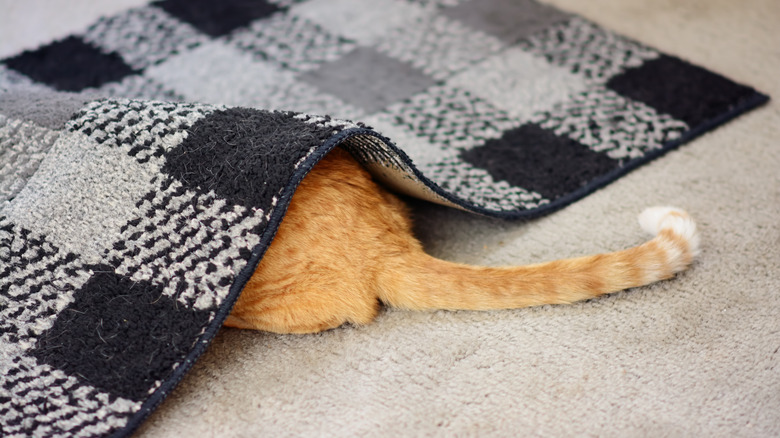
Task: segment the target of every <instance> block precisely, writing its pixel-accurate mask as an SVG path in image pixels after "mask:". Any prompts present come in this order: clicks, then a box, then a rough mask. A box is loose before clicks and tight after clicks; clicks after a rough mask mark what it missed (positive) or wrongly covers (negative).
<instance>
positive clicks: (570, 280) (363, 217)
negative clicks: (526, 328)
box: [225, 148, 698, 333]
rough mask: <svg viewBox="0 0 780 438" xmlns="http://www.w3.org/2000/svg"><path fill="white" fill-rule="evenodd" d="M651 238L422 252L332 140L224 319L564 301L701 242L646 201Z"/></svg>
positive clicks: (650, 278)
mask: <svg viewBox="0 0 780 438" xmlns="http://www.w3.org/2000/svg"><path fill="white" fill-rule="evenodd" d="M640 224H641V225H642V227H643V228H644V229H646V230H647V231H650V232H652V233H654V234H656V237H655V238H653V239H652V240H650V241H648V242H646V243H644V244H642V245H639V246H636V247H633V248H630V249H627V250H623V251H618V252H613V253H608V254H600V255H595V256H587V257H579V258H573V259H567V260H558V261H553V262H548V263H541V264H535V265H528V266H520V267H497V268H494V267H476V266H468V265H462V264H457V263H452V262H447V261H443V260H439V259H436V258H434V257H432V256H429V255H428V254H426V253H425V252H424V251H423V249H422V245H421V244H420V242H419V241H418V240H417V239H416V238H415V237H414V236H413V234H412V226H411V222H410V219H409V214H408V212H407V207H406V206H405V204H404V203H403V202H402V201H401V200H400V199H398V198H397V197H396V196H394V195H392V194H390V193H389V192H387V191H386V190H385V189H383V188H381V187H379V186H378V185H377V184H376V183H375V182H374V181H373V180H372V179H371V176H370V174H369V173H368V172H366V171H365V170H364V169H363V167H361V166H360V165H359V164H358V163H357V162H356V161H355V160H354V159H353V158H352V157H351V156H350V155H349V153H347V152H346V151H344V150H341V149H339V148H337V149H335V150H333V151H332V152H331V153H329V154H328V155H327V156H326V157H325V158H324V159H323V160H322V161H321V162H320V163H318V164H317V165H316V166H315V167H314V169H313V170H312V171H311V172H310V173H309V175H307V176H306V178H304V180H303V182H302V183H301V185H300V187H299V188H298V190H297V191H296V193H295V195H294V196H293V199H292V202H291V204H290V208H289V210H288V212H287V215H286V216H285V218H284V220H283V222H282V224H281V226H280V228H279V231H278V233H277V235H276V237H275V239H274V240H273V242H272V244H271V246H270V248H269V249H268V251H267V253H266V254H265V256H264V257H263V259H262V260H261V262H260V264H259V266H258V267H257V269H256V271H255V273H254V275H253V276H252V277H251V279H250V280H249V282H248V284H247V285H246V287H245V288H244V290H243V292H242V293H241V295H240V297H239V299H238V302H237V303H236V305H235V307H234V308H233V310H232V313H231V314H230V315H229V316H228V318H227V320H226V321H225V325H226V326H231V327H239V328H248V329H257V330H265V331H271V332H278V333H311V332H318V331H321V330H326V329H330V328H334V327H338V326H340V325H342V324H344V323H347V322H349V323H353V324H367V323H369V322H371V321H372V320H373V319H374V317H375V316H376V315H377V312H378V311H379V308H380V302H381V303H384V304H387V305H390V306H394V307H400V308H406V309H414V310H432V309H450V310H457V309H466V310H487V309H508V308H519V307H526V306H535V305H541V304H558V303H571V302H574V301H578V300H584V299H588V298H593V297H597V296H599V295H603V294H606V293H610V292H616V291H620V290H623V289H627V288H631V287H637V286H642V285H646V284H649V283H652V282H655V281H658V280H662V279H666V278H669V277H672V276H673V275H674V274H675V273H677V272H680V271H682V270H684V269H686V268H687V267H688V265H689V264H690V263H691V261H692V260H693V258H694V256H695V255H696V253H697V250H698V235H697V233H696V225H695V223H694V222H693V220H692V219H691V218H690V217H689V216H688V215H687V214H686V213H685V212H683V211H680V210H676V209H672V208H666V207H655V208H651V209H648V210H646V211H645V212H643V213H642V215H640Z"/></svg>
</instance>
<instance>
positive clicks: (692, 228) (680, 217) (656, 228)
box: [639, 207, 699, 256]
mask: <svg viewBox="0 0 780 438" xmlns="http://www.w3.org/2000/svg"><path fill="white" fill-rule="evenodd" d="M639 225H640V226H641V227H642V229H644V230H645V231H647V232H648V233H651V234H653V235H657V234H658V233H660V232H661V231H662V230H666V229H669V230H671V231H672V232H673V233H674V234H676V235H677V236H679V237H681V238H682V239H684V240H685V241H687V242H688V251H689V252H690V254H691V255H692V256H696V255H698V253H699V232H698V230H697V228H696V222H694V220H693V218H691V216H690V215H688V213H686V212H685V211H683V210H680V209H679V208H675V207H650V208H647V209H645V210H644V211H643V212H642V213H641V214H640V215H639Z"/></svg>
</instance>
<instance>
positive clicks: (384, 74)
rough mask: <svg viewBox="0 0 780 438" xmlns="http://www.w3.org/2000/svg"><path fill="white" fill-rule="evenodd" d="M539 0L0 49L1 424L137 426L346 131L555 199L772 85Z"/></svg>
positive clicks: (440, 196)
mask: <svg viewBox="0 0 780 438" xmlns="http://www.w3.org/2000/svg"><path fill="white" fill-rule="evenodd" d="M767 99H768V98H767V97H766V96H765V95H763V94H761V93H759V92H757V91H755V90H754V89H752V88H750V87H748V86H744V85H741V84H737V83H735V82H733V81H731V80H729V79H727V78H724V77H722V76H720V75H718V74H715V73H713V72H710V71H708V70H706V69H703V68H701V67H698V66H695V65H692V64H690V63H688V62H686V61H684V60H681V59H678V58H675V57H672V56H669V55H665V54H663V53H660V52H658V51H656V50H654V49H652V48H649V47H647V46H645V45H643V44H641V43H638V42H636V41H632V40H630V39H627V38H624V37H621V36H619V35H616V34H614V33H612V32H610V31H607V30H605V29H603V28H601V27H599V26H598V25H596V24H594V23H591V22H589V21H587V20H584V19H582V18H580V17H577V16H574V15H571V14H568V13H566V12H563V11H559V10H557V9H554V8H552V7H550V6H546V5H542V4H540V3H536V2H534V1H531V0H522V1H509V0H481V1H476V0H474V1H459V0H449V1H447V0H440V1H423V0H419V1H411V0H409V1H394V2H391V1H389V0H382V1H380V2H379V3H376V2H371V4H370V5H369V4H368V3H367V2H360V1H358V0H354V1H350V0H339V1H332V0H308V1H295V0H276V1H258V2H252V3H246V2H243V1H238V0H235V1H226V2H210V1H206V0H198V1H180V0H175V1H174V0H167V1H158V2H153V3H150V4H148V5H147V6H144V7H140V8H134V9H129V10H127V11H124V12H121V13H119V14H117V15H114V16H111V17H105V18H102V19H100V20H99V21H97V22H96V23H94V24H93V25H92V26H90V27H88V28H87V29H85V30H84V31H83V32H81V33H78V34H74V35H71V36H69V37H67V38H64V39H62V40H58V41H53V42H51V43H49V44H46V45H43V46H41V47H38V48H36V49H33V50H29V51H25V52H23V53H20V54H18V55H15V56H12V57H9V58H6V59H4V60H2V61H0V383H2V385H0V435H3V436H32V435H35V436H106V435H112V434H114V435H117V436H126V435H128V434H130V433H131V432H132V431H133V430H135V428H137V427H138V425H139V424H140V423H141V422H142V421H143V420H144V419H145V418H146V417H147V416H148V415H149V414H150V413H151V411H152V410H153V409H154V408H155V407H156V406H157V405H158V404H159V403H160V402H161V401H162V400H163V398H164V397H165V396H166V395H167V394H168V393H169V392H170V391H171V390H172V389H173V387H174V386H175V385H176V384H177V383H178V382H179V381H180V380H181V378H182V377H183V375H184V374H185V373H186V371H187V370H189V368H190V367H191V365H192V364H193V363H194V361H195V360H196V359H197V358H198V357H199V356H200V354H201V353H202V352H203V351H204V349H205V348H206V347H207V345H208V343H209V342H210V340H211V339H212V337H213V336H214V335H215V334H216V332H217V331H218V330H219V328H220V327H221V324H222V321H223V320H224V318H225V317H226V315H227V314H228V312H229V311H230V308H231V307H232V304H233V303H234V302H235V299H236V297H237V296H238V294H239V292H240V290H241V288H242V287H243V285H244V284H245V282H246V281H247V279H248V278H249V276H250V275H251V273H252V271H253V269H254V267H255V266H256V265H257V263H258V262H259V260H260V259H261V257H262V255H263V253H264V252H265V249H266V248H267V247H268V245H269V244H270V242H271V239H272V236H273V235H274V232H275V230H276V228H277V227H278V225H279V223H280V221H281V219H282V217H283V215H284V212H285V210H286V207H287V205H288V203H289V201H290V198H291V197H292V194H293V193H294V190H295V187H296V186H297V184H298V182H300V180H301V179H302V178H303V177H304V176H305V175H306V173H307V172H308V171H309V170H310V169H311V168H312V167H313V166H314V164H315V163H316V162H317V161H318V160H319V159H320V158H322V157H323V156H324V155H325V154H326V153H327V152H328V151H330V150H331V149H332V148H334V147H337V146H339V147H343V148H345V149H347V150H349V151H350V152H351V153H352V154H353V156H355V157H356V158H357V159H358V160H359V161H360V162H361V163H362V164H363V165H365V166H366V167H367V168H368V169H369V170H371V171H372V173H373V174H374V175H375V176H376V178H377V179H379V180H380V181H382V182H384V183H385V184H387V185H388V186H389V187H391V188H393V189H395V190H397V191H399V192H402V193H405V194H409V195H413V196H417V197H420V198H423V199H427V200H430V201H433V202H438V203H441V204H445V205H449V206H452V207H457V208H461V209H465V210H470V211H473V212H476V213H480V214H486V215H492V216H496V217H505V218H521V217H531V216H536V215H540V214H545V213H549V212H551V211H554V210H555V209H557V208H561V207H563V206H565V205H567V204H569V203H571V202H573V201H575V200H577V199H579V198H581V197H583V196H585V195H587V194H588V193H590V192H592V191H594V190H596V189H598V188H599V187H601V186H603V185H605V184H607V183H609V182H611V181H613V180H615V179H616V178H618V177H619V176H621V175H623V174H625V173H626V172H628V171H630V170H631V169H634V168H636V167H637V166H640V165H642V164H644V163H646V162H648V161H649V160H651V159H653V158H655V157H658V156H660V155H662V154H663V153H665V152H667V151H669V150H671V149H673V148H675V147H677V146H679V145H680V144H682V143H684V142H686V141H688V140H690V139H692V138H694V137H695V136H697V135H700V134H701V133H703V132H706V131H707V130H710V129H713V128H715V127H717V126H718V125H720V124H722V123H725V122H727V121H728V120H730V119H732V118H734V117H736V116H738V115H739V114H741V113H744V112H746V111H748V110H750V109H752V108H754V107H756V106H759V105H761V104H762V103H764V102H766V101H767Z"/></svg>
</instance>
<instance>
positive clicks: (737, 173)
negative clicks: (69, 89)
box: [0, 0, 780, 437]
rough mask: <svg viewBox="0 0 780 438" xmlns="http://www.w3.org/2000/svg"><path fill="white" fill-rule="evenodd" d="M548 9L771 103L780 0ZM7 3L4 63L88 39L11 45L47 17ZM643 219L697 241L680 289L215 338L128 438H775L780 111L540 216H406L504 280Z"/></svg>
mask: <svg viewBox="0 0 780 438" xmlns="http://www.w3.org/2000/svg"><path fill="white" fill-rule="evenodd" d="M549 2H550V3H551V4H554V5H556V6H558V7H561V8H563V9H566V10H569V11H574V12H578V13H581V14H583V15H585V16H586V17H588V18H590V19H592V20H593V21H595V22H597V23H600V24H602V25H604V26H606V27H608V28H611V29H613V30H616V31H618V32H620V33H622V34H624V35H628V36H630V37H633V38H635V39H638V40H640V41H642V42H644V43H647V44H649V45H651V46H654V47H656V48H658V49H661V50H662V51H665V52H667V53H671V54H675V55H678V56H681V57H683V58H686V59H688V60H691V61H693V62H694V63H697V64H699V65H703V66H705V67H707V68H710V69H712V70H714V71H717V72H720V73H723V74H725V75H727V76H729V77H730V78H732V79H735V80H737V81H741V82H745V83H747V84H749V85H752V86H755V87H757V88H758V89H759V90H761V91H764V92H766V93H769V94H770V95H771V96H773V97H775V98H776V99H780V80H778V74H779V73H780V26H778V24H777V23H778V21H780V2H778V1H777V0H746V1H742V2H736V1H733V0H656V1H653V2H650V1H640V0H589V1H587V2H583V1H581V0H550V1H549ZM10 3H13V4H14V5H19V4H29V5H30V9H26V10H21V9H24V8H23V7H21V6H19V8H21V9H20V10H17V14H19V15H17V16H10V15H9V16H6V17H5V18H3V19H0V29H4V30H0V52H3V53H4V54H6V55H7V54H10V53H13V52H14V51H16V50H18V49H20V48H23V47H25V44H34V42H32V43H28V41H31V40H32V39H35V38H41V39H42V40H46V39H47V38H43V37H41V35H42V34H45V33H47V32H48V33H49V34H51V35H57V33H58V32H61V33H62V34H65V33H67V32H68V31H69V30H75V29H78V28H81V27H83V24H79V25H74V26H73V29H65V30H60V29H59V28H54V27H51V28H50V27H45V28H41V29H39V32H28V34H29V35H30V36H28V37H18V35H19V33H16V32H13V31H12V30H9V29H10V27H9V26H11V25H14V26H24V27H25V28H30V27H31V23H34V22H36V20H35V19H33V18H31V17H34V16H37V17H41V16H42V15H45V14H46V10H47V8H38V9H36V7H35V3H41V2H40V1H39V2H9V1H4V2H3V4H4V5H3V7H5V6H6V5H9V4H10ZM43 3H45V4H49V3H47V2H43ZM67 4H68V5H69V8H74V9H77V8H79V7H82V6H83V7H84V8H85V9H86V10H94V9H93V8H92V7H91V6H90V5H89V2H87V1H82V2H67ZM48 9H51V8H48ZM30 10H31V11H32V12H29V11H30ZM20 19H21V20H24V21H20ZM65 21H67V20H65ZM40 22H42V23H46V22H47V20H46V18H45V17H43V18H40ZM33 27H34V26H33ZM65 27H67V26H65ZM7 35H17V37H15V38H14V39H13V40H12V39H10V37H6V36H7ZM612 199H621V202H620V205H617V203H613V202H612ZM626 199H629V200H628V201H626ZM656 204H672V205H676V206H680V207H683V208H685V209H687V210H688V211H689V212H691V213H692V214H693V215H694V216H695V218H696V219H697V220H698V221H699V224H700V228H701V233H702V239H703V251H702V255H701V258H700V260H699V261H698V262H697V263H696V264H695V266H694V267H693V269H692V270H690V271H689V272H687V273H685V274H684V275H681V276H679V277H678V278H676V279H674V280H671V281H667V282H663V283H661V284H657V285H654V286H651V287H646V288H641V289H636V290H632V291H629V292H625V293H620V294H616V295H613V296H610V297H606V298H603V299H599V300H593V301H589V302H586V303H581V304H577V305H573V306H568V307H566V306H557V307H553V306H548V307H541V308H534V309H524V310H516V311H497V312H486V313H476V312H436V313H412V312H404V311H396V310H388V311H386V312H384V313H383V314H382V315H381V316H380V317H379V318H378V320H377V321H376V322H375V323H374V324H373V325H370V326H367V327H345V328H341V329H337V330H332V331H329V332H326V333H322V334H319V335H311V336H277V335H270V334H265V333H257V332H248V331H238V330H227V329H226V330H224V331H223V332H222V333H221V334H220V335H218V336H217V338H216V340H215V342H214V344H213V345H212V347H211V348H210V350H209V351H208V352H207V354H206V355H205V356H204V357H203V358H202V359H201V360H200V362H199V363H198V364H196V365H195V367H194V368H193V370H192V371H191V373H190V374H189V376H188V377H187V378H186V379H185V380H184V382H183V383H182V384H181V385H180V387H179V388H178V389H177V390H176V391H174V393H173V394H172V396H171V397H170V398H169V399H168V400H167V401H166V402H165V403H164V404H163V405H162V406H161V408H160V409H159V410H158V411H157V412H156V413H155V414H154V415H152V417H151V418H150V419H149V420H148V421H147V423H146V424H145V425H144V426H143V427H142V428H141V430H140V432H139V433H138V435H139V436H143V437H196V436H198V437H199V436H226V437H255V436H273V437H277V436H408V435H413V436H431V435H435V436H436V435H437V436H606V437H610V436H615V437H627V436H628V437H631V436H650V437H662V436H672V437H677V436H708V437H709V436H711V437H732V436H757V437H764V436H780V105H778V103H777V100H775V101H773V102H771V103H770V104H769V105H767V106H765V107H763V108H761V109H759V110H757V111H754V112H751V113H749V114H747V115H746V116H743V117H741V118H739V119H738V120H736V121H734V122H732V123H730V124H728V125H727V126H725V127H722V128H720V129H718V130H716V131H714V132H712V133H710V134H708V135H705V136H703V137H702V138H699V139H698V140H696V141H694V142H692V143H690V144H688V145H685V146H683V147H682V148H681V149H680V150H678V151H676V152H673V153H670V154H669V155H667V156H666V157H664V158H662V159H660V160H657V161H655V162H653V163H651V164H650V165H648V166H645V167H643V168H640V169H639V170H637V171H635V172H633V173H632V174H630V175H629V176H627V177H625V178H623V179H621V180H619V181H618V182H616V183H614V184H612V185H611V186H609V187H608V188H606V189H604V190H601V191H599V192H597V193H595V194H594V195H591V196H590V197H588V198H586V199H585V200H582V201H580V202H578V203H576V204H574V205H572V206H570V207H567V208H566V209H564V210H563V211H560V212H558V213H555V214H553V215H551V216H548V217H546V218H543V219H540V220H536V221H532V222H525V223H517V222H514V223H507V222H498V221H493V220H487V219H481V218H476V217H473V216H471V215H468V214H465V213H461V212H457V211H452V210H448V209H445V208H442V207H436V206H429V205H423V204H415V205H416V211H417V215H418V222H419V225H418V228H419V233H420V235H421V237H422V238H423V240H424V242H425V244H426V246H427V248H428V249H429V251H430V252H432V253H434V254H436V255H438V256H440V257H443V258H449V259H454V260H459V261H464V262H469V263H475V264H490V265H504V264H521V263H529V262H537V261H543V260H549V259H554V258H559V257H568V256H574V255H582V254H586V253H592V252H598V251H609V250H615V249H620V248H623V247H627V246H630V245H633V244H636V243H638V242H640V241H642V240H643V239H644V238H645V236H644V235H643V234H642V232H641V231H640V229H639V228H638V226H636V224H635V222H636V221H635V216H636V214H637V213H638V212H639V211H641V210H642V208H644V207H646V206H649V205H656Z"/></svg>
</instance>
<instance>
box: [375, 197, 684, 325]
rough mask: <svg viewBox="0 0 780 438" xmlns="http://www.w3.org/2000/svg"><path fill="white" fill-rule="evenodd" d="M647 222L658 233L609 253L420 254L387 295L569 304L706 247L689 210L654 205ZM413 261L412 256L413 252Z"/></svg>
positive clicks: (401, 299) (461, 304)
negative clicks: (492, 260)
mask: <svg viewBox="0 0 780 438" xmlns="http://www.w3.org/2000/svg"><path fill="white" fill-rule="evenodd" d="M639 223H640V225H641V226H642V228H644V229H645V230H646V231H648V232H650V233H652V234H654V235H655V237H654V238H653V239H652V240H649V241H647V242H645V243H643V244H641V245H639V246H636V247H633V248H629V249H626V250H623V251H617V252H612V253H606V254H599V255H593V256H586V257H579V258H573V259H565V260H556V261H552V262H547V263H540V264H534V265H527V266H519V267H500V268H491V267H476V266H469V265H462V264H458V263H452V262H447V261H443V260H439V259H436V258H433V257H431V256H428V255H427V254H424V253H422V254H420V255H419V256H416V257H414V258H413V260H409V262H408V263H407V262H404V263H405V264H406V266H402V267H401V269H400V272H401V273H400V274H399V272H398V271H395V272H394V273H393V274H388V275H387V278H384V279H382V281H380V282H379V284H381V285H382V288H383V290H382V291H381V294H380V299H381V300H382V301H383V302H385V303H386V304H388V305H391V306H394V307H402V308H407V309H418V310H425V309H428V310H432V309H450V310H458V309H466V310H487V309H508V308H519V307H527V306H535V305H542V304H561V303H571V302H574V301H579V300H584V299H588V298H593V297H597V296H599V295H603V294H607V293H611V292H617V291H620V290H623V289H628V288H632V287H638V286H643V285H646V284H650V283H653V282H655V281H659V280H664V279H667V278H670V277H672V276H674V275H675V274H676V273H678V272H680V271H683V270H685V269H686V268H688V266H689V265H690V264H691V262H692V261H693V259H694V257H695V256H696V255H697V254H698V251H699V235H698V233H697V230H696V223H695V222H694V221H693V219H691V217H690V216H689V215H688V214H687V213H686V212H684V211H682V210H679V209H676V208H671V207H653V208H648V209H646V210H645V211H643V212H642V214H640V215H639ZM407 260H408V259H407Z"/></svg>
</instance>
